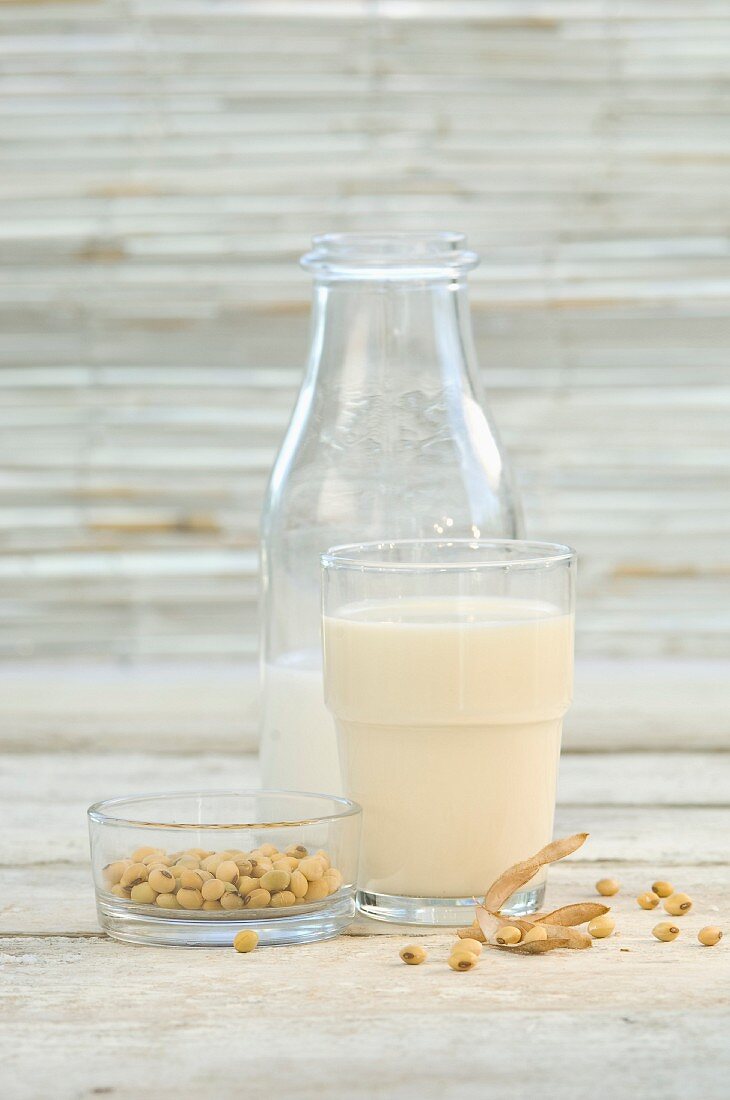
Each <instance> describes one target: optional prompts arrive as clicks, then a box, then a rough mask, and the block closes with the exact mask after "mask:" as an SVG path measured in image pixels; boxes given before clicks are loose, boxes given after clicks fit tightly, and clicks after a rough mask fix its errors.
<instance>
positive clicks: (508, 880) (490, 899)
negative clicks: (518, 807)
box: [484, 833, 588, 913]
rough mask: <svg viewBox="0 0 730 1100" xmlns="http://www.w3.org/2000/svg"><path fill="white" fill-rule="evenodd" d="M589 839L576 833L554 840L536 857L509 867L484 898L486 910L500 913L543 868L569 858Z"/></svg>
mask: <svg viewBox="0 0 730 1100" xmlns="http://www.w3.org/2000/svg"><path fill="white" fill-rule="evenodd" d="M587 839H588V833H574V834H573V836H566V837H563V838H562V839H560V840H552V841H551V842H550V843H549V844H546V845H545V847H544V848H541V849H540V851H539V852H536V853H535V855H534V856H530V858H529V859H526V860H523V861H522V862H521V863H515V864H514V865H513V866H512V867H508V868H507V870H506V871H503V872H502V874H501V875H500V876H499V878H497V879H495V881H494V882H493V883H492V885H491V886H490V887H489V889H488V890H487V892H486V894H485V896H484V908H485V909H487V910H489V912H490V913H498V912H499V910H500V909H501V908H502V906H503V905H504V903H505V902H506V901H507V900H508V898H511V897H512V895H513V894H514V893H516V892H517V891H518V890H519V888H520V887H521V886H524V885H525V883H526V882H529V881H530V879H531V878H534V877H535V875H536V874H537V873H538V871H539V870H540V869H541V868H542V867H545V866H547V864H548V863H555V862H556V861H557V860H559V859H564V858H565V856H569V855H570V854H571V853H572V852H575V851H577V850H578V848H580V846H581V845H582V844H585V842H586V840H587Z"/></svg>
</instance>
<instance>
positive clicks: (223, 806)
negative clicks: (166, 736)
mask: <svg viewBox="0 0 730 1100" xmlns="http://www.w3.org/2000/svg"><path fill="white" fill-rule="evenodd" d="M88 817H89V836H90V841H91V865H92V872H93V876H94V887H95V890H96V907H97V912H98V914H99V922H100V924H101V927H102V928H103V929H104V931H105V932H107V933H108V934H109V935H110V936H113V937H114V938H115V939H118V940H125V941H126V942H128V943H147V944H158V945H168V946H172V947H215V946H224V945H225V946H230V945H231V944H232V942H233V938H234V936H235V935H236V933H237V932H240V931H241V930H242V929H249V928H250V929H254V930H255V931H256V932H257V933H258V936H259V943H261V944H265V945H273V944H285V943H308V942H312V941H314V940H326V939H330V938H331V937H333V936H336V935H338V934H339V933H340V932H341V931H342V930H343V929H344V928H345V927H346V926H347V925H348V924H349V923H350V921H351V920H352V917H353V914H354V911H355V900H354V898H355V884H356V882H357V871H358V855H359V848H360V824H361V817H362V811H361V809H360V807H359V806H358V805H357V804H356V803H355V802H350V801H349V800H348V799H346V798H335V797H333V796H329V795H320V794H302V793H298V792H293V791H187V792H186V791H181V792H176V793H172V794H156V795H140V796H139V797H131V798H113V799H110V800H108V801H106V802H97V803H95V804H94V805H93V806H91V807H90V808H89V811H88Z"/></svg>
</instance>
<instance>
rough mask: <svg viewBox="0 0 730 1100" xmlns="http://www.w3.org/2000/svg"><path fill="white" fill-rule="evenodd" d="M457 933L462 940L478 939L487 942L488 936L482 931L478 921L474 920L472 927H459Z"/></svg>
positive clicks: (480, 941)
mask: <svg viewBox="0 0 730 1100" xmlns="http://www.w3.org/2000/svg"><path fill="white" fill-rule="evenodd" d="M456 934H457V936H458V937H459V939H460V940H469V939H474V940H478V941H479V943H486V942H487V937H486V936H485V935H484V933H483V932H482V930H481V928H480V927H479V924H478V923H477V921H474V923H473V924H472V925H471V927H470V928H457V930H456Z"/></svg>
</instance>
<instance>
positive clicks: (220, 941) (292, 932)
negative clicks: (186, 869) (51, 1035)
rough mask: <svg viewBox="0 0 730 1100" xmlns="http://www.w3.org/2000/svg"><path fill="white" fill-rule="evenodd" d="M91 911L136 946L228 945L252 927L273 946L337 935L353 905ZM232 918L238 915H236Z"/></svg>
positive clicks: (345, 900)
mask: <svg viewBox="0 0 730 1100" xmlns="http://www.w3.org/2000/svg"><path fill="white" fill-rule="evenodd" d="M96 911H97V914H98V917H99V924H100V925H101V927H102V929H103V930H104V932H106V933H107V935H109V936H111V937H112V938H113V939H115V940H121V941H123V942H124V943H141V944H148V945H150V946H153V947H231V946H232V944H233V938H234V936H235V935H236V933H237V932H242V931H245V930H246V929H249V928H250V929H253V930H254V931H255V932H257V933H258V937H259V945H260V946H262V947H276V946H279V945H283V944H287V943H315V942H316V941H317V940H330V939H333V938H334V937H335V936H339V935H340V933H341V932H343V931H344V930H345V928H347V926H348V925H349V924H351V923H352V918H353V916H354V913H355V901H354V898H353V897H352V895H351V894H346V895H344V896H342V897H340V898H335V899H334V900H333V899H332V898H328V899H327V904H326V906H316V905H310V906H307V907H306V909H304V910H301V909H300V910H299V911H297V912H292V911H291V910H289V909H279V910H278V911H276V915H274V911H272V910H269V909H259V910H256V911H251V910H245V912H246V917H245V919H242V917H241V915H240V914H242V913H243V912H244V910H240V909H236V910H233V911H231V912H230V913H226V914H225V915H224V914H220V915H219V914H217V913H216V914H213V915H212V916H211V914H210V913H205V914H203V913H199V912H189V913H186V914H185V915H184V916H180V915H179V911H177V910H176V911H175V912H176V913H177V914H178V915H175V916H173V913H172V912H170V911H169V910H168V913H166V914H165V915H164V916H163V915H162V910H160V909H157V910H155V909H154V908H153V907H152V906H149V907H148V906H138V907H132V906H129V905H128V904H124V902H120V903H118V904H117V903H112V902H110V901H107V900H106V899H103V898H99V899H97V905H96ZM236 914H239V915H238V916H236Z"/></svg>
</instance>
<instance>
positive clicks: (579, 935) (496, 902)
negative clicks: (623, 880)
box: [457, 833, 608, 955]
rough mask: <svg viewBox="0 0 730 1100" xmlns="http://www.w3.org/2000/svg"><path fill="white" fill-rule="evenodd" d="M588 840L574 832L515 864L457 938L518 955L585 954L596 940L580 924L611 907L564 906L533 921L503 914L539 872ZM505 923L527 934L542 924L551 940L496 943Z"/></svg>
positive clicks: (596, 905)
mask: <svg viewBox="0 0 730 1100" xmlns="http://www.w3.org/2000/svg"><path fill="white" fill-rule="evenodd" d="M587 838H588V833H574V834H573V836H568V837H563V838H562V839H560V840H553V841H551V842H550V844H546V845H545V847H544V848H541V849H540V851H539V852H536V853H535V855H534V856H531V857H530V858H529V859H526V860H523V861H522V862H520V863H515V864H514V865H513V866H512V867H508V868H507V870H506V871H503V872H502V874H501V875H500V876H499V877H498V878H497V879H496V880H495V881H494V882H493V883H492V885H491V886H490V887H489V889H488V890H487V893H486V895H485V898H484V904H483V905H480V906H477V910H476V919H475V922H474V925H473V926H472V927H471V928H462V929H459V931H458V933H457V935H459V936H460V937H462V938H465V937H469V936H474V938H475V939H478V940H479V941H480V942H481V943H485V944H487V945H488V946H489V947H494V948H496V949H498V950H501V951H512V952H514V953H515V954H518V955H542V954H545V952H546V951H552V950H554V949H555V948H557V947H565V948H568V949H569V950H574V951H582V950H585V948H588V947H592V946H593V940H592V938H591V937H590V936H589V935H588V933H587V932H581V931H580V929H579V928H578V927H577V926H578V925H581V924H585V923H586V921H589V920H592V919H593V918H594V917H598V916H601V915H602V914H603V913H607V912H608V906H606V905H600V904H598V903H597V902H578V903H576V904H575V905H564V906H562V907H561V908H560V909H555V910H553V912H551V913H543V914H539V915H537V916H535V917H533V918H532V919H523V918H521V917H510V916H509V915H508V914H504V913H500V909H501V908H502V906H503V905H504V903H505V902H506V901H507V900H508V899H509V898H510V897H512V895H513V894H514V893H516V892H517V891H518V890H519V889H520V887H521V886H524V885H525V883H527V882H529V881H530V879H532V878H534V876H535V875H536V874H537V873H538V871H539V870H540V869H541V868H542V867H545V866H546V865H547V864H549V863H555V862H556V861H557V860H559V859H563V858H564V857H565V856H568V855H570V854H571V853H572V852H575V851H577V849H578V848H580V847H581V845H582V844H584V843H585V841H586V840H587ZM504 924H511V925H513V926H514V927H516V928H519V929H520V931H521V932H522V933H523V934H524V933H525V932H529V931H530V929H532V928H535V927H537V925H540V927H541V928H544V929H545V932H546V934H547V939H544V940H533V941H531V942H529V943H516V944H496V943H494V942H492V941H493V938H494V935H495V933H496V932H497V930H498V929H499V928H500V927H501V926H502V925H504Z"/></svg>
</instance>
